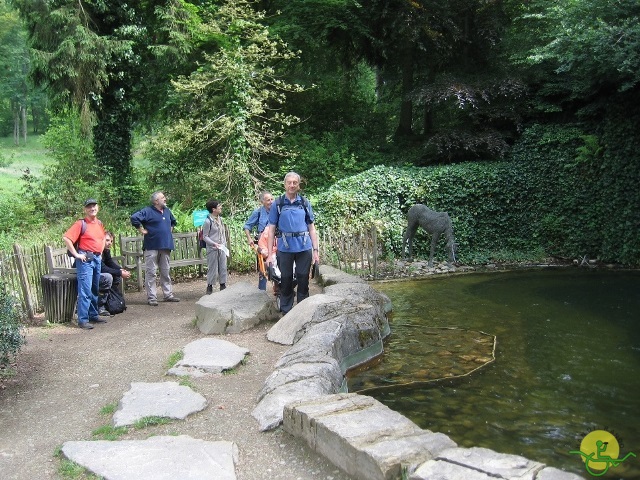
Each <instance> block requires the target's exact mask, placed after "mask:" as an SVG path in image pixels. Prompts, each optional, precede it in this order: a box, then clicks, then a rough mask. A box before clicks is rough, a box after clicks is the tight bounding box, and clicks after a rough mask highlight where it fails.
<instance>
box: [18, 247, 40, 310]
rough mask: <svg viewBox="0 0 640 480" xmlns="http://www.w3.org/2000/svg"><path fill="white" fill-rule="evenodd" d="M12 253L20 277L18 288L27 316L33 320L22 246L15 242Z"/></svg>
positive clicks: (31, 301)
mask: <svg viewBox="0 0 640 480" xmlns="http://www.w3.org/2000/svg"><path fill="white" fill-rule="evenodd" d="M13 253H14V254H15V257H16V266H17V267H18V276H19V278H20V288H21V289H22V295H23V297H24V304H25V307H26V310H27V316H28V317H29V319H30V320H33V318H34V314H35V311H34V310H35V309H34V306H33V298H32V297H31V286H30V285H29V275H28V274H27V266H26V265H25V263H24V255H23V254H22V247H21V246H20V245H18V244H17V243H14V244H13Z"/></svg>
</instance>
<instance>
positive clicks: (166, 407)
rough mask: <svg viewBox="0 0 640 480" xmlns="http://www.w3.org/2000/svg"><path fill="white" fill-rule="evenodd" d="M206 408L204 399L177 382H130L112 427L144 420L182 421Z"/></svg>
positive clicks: (115, 414) (114, 415)
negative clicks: (165, 419)
mask: <svg viewBox="0 0 640 480" xmlns="http://www.w3.org/2000/svg"><path fill="white" fill-rule="evenodd" d="M206 406H207V400H206V399H205V398H204V397H203V396H202V395H201V394H199V393H197V392H194V391H193V390H191V389H190V388H189V387H186V386H182V385H179V384H178V383H177V382H161V383H143V382H133V383H132V384H131V389H130V390H129V391H128V392H126V393H125V394H124V396H123V397H122V399H121V400H120V404H119V405H118V410H117V411H116V412H115V413H114V414H113V425H114V426H116V427H122V426H125V425H133V424H134V423H136V422H137V421H138V420H140V419H142V418H145V417H164V418H176V419H181V420H182V419H184V418H186V417H187V416H188V415H190V414H192V413H195V412H199V411H201V410H203V409H204V408H205V407H206Z"/></svg>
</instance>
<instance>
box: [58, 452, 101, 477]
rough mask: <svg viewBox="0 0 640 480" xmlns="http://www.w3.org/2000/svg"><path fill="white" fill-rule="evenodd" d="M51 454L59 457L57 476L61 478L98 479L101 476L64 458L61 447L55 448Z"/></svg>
mask: <svg viewBox="0 0 640 480" xmlns="http://www.w3.org/2000/svg"><path fill="white" fill-rule="evenodd" d="M53 456H54V457H56V458H59V459H60V464H59V465H58V477H60V478H61V479H62V480H100V479H101V478H102V477H99V476H97V475H94V474H92V473H90V472H88V471H87V470H86V469H85V468H84V467H83V466H81V465H78V464H77V463H76V462H74V461H72V460H69V459H67V458H64V457H63V455H62V447H58V448H56V450H55V452H53Z"/></svg>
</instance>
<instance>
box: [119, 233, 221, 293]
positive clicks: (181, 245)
mask: <svg viewBox="0 0 640 480" xmlns="http://www.w3.org/2000/svg"><path fill="white" fill-rule="evenodd" d="M225 227H226V225H225ZM225 233H226V237H227V246H229V229H228V227H226V232H225ZM142 238H143V237H142V236H136V237H125V236H122V235H120V255H121V256H122V259H123V260H122V262H123V263H122V266H123V267H124V268H126V269H128V270H131V271H132V272H135V273H136V278H137V281H138V291H141V290H142V289H143V288H144V252H143V250H142ZM173 243H174V249H173V250H172V251H171V257H170V260H169V268H179V267H189V266H197V267H199V275H203V271H202V267H203V266H206V265H207V255H206V250H205V249H204V248H200V245H199V241H198V232H188V233H174V234H173Z"/></svg>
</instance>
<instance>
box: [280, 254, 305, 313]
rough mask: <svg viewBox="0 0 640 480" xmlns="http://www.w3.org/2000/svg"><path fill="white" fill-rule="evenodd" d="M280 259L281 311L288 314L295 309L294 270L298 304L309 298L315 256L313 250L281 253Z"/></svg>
mask: <svg viewBox="0 0 640 480" xmlns="http://www.w3.org/2000/svg"><path fill="white" fill-rule="evenodd" d="M276 256H277V258H278V268H280V310H281V311H282V312H284V313H287V312H288V311H289V310H291V309H292V308H293V296H294V293H295V292H294V291H293V269H294V268H295V272H296V281H297V282H298V295H297V298H296V300H297V302H298V303H300V302H301V301H302V300H304V299H305V298H307V297H308V296H309V271H310V270H311V261H312V260H313V254H312V252H311V249H309V250H305V251H304V252H296V253H290V252H281V251H279V250H278V253H277V254H276Z"/></svg>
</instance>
